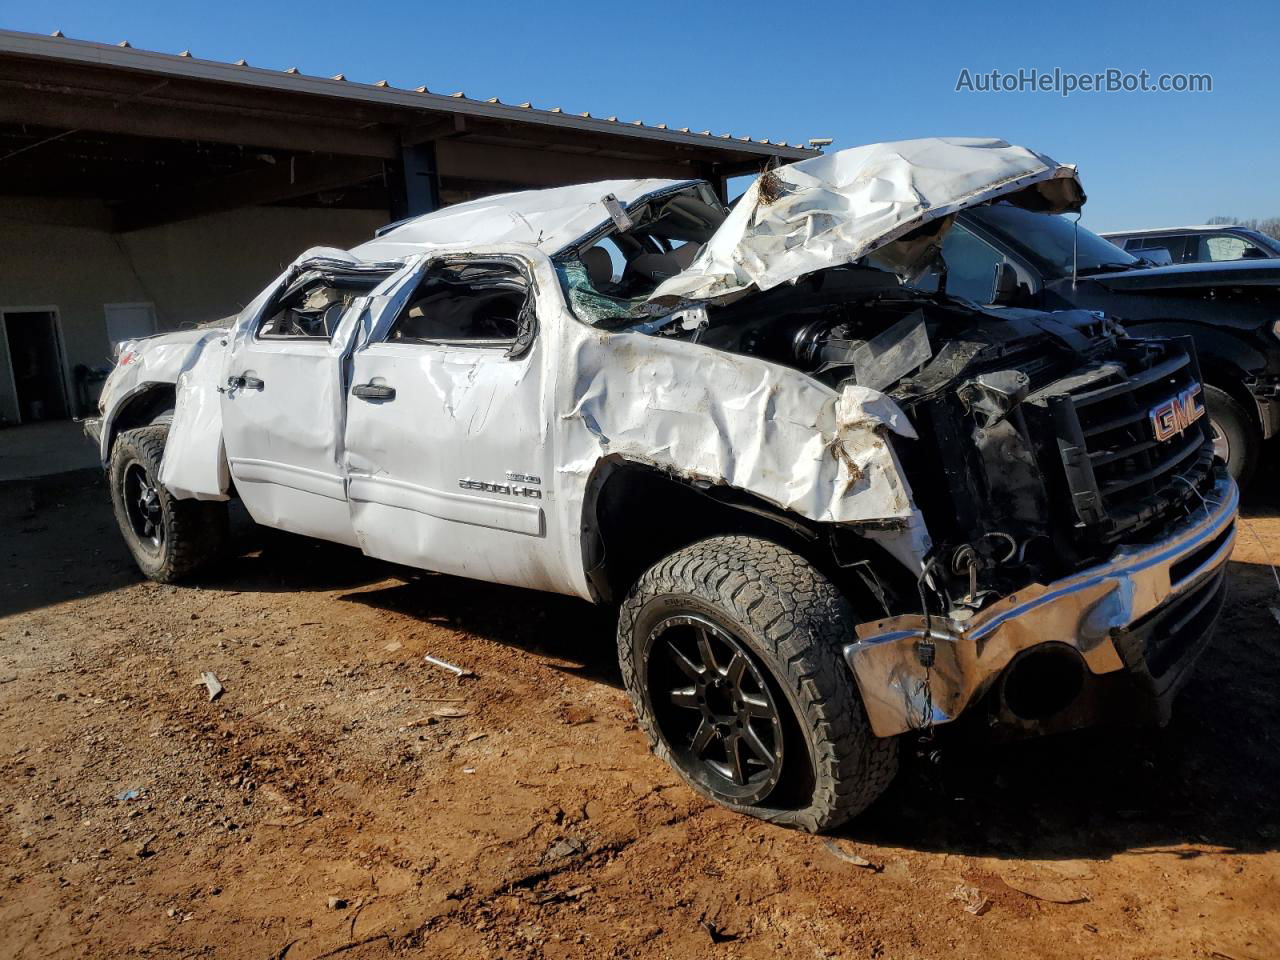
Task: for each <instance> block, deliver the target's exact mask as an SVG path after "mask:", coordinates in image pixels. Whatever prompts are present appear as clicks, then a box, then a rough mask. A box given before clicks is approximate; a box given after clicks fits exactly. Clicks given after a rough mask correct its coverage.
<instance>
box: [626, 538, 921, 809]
mask: <svg viewBox="0 0 1280 960" xmlns="http://www.w3.org/2000/svg"><path fill="white" fill-rule="evenodd" d="M855 623H856V618H855V616H854V612H853V609H852V607H851V606H850V604H849V602H848V600H846V599H845V598H844V596H842V595H841V593H840V592H839V591H838V590H837V589H836V588H835V586H834V585H833V584H832V583H831V582H830V581H829V580H827V578H826V577H824V576H823V575H822V574H821V573H820V572H819V571H818V570H817V569H815V568H814V567H813V566H812V565H810V564H809V563H808V562H807V561H806V560H804V559H803V558H802V557H800V556H798V555H796V554H794V553H792V552H790V551H789V550H785V549H783V548H782V547H780V546H778V545H777V544H774V543H770V542H768V541H766V540H760V539H756V538H753V537H743V536H733V537H715V538H712V539H710V540H704V541H702V542H701V543H697V544H694V545H693V546H691V547H687V548H685V549H684V550H680V551H679V552H677V553H674V554H672V555H671V556H669V557H667V558H666V559H664V560H662V561H660V562H659V563H657V564H656V565H655V566H654V567H652V568H651V569H650V570H649V571H648V572H647V573H646V574H645V575H644V576H643V577H641V578H640V580H639V581H638V582H637V583H636V585H635V586H634V587H633V588H632V590H631V592H630V593H629V595H628V596H627V598H626V600H625V601H624V602H623V604H622V608H621V610H620V612H619V619H618V656H619V660H620V662H621V666H622V677H623V681H624V683H625V684H626V688H627V693H628V694H630V696H631V701H632V703H633V704H634V706H635V709H636V715H637V717H638V719H639V722H640V726H641V728H642V729H643V730H644V731H645V733H646V734H647V735H648V737H649V742H650V744H651V746H652V748H653V751H654V753H655V754H657V755H658V756H659V757H661V758H662V759H664V760H666V761H667V763H669V764H670V765H671V766H672V767H673V768H674V769H675V770H676V772H677V773H679V774H680V776H681V778H682V779H684V781H685V782H686V783H687V784H689V786H691V787H692V788H693V789H694V790H696V791H697V792H698V793H700V794H702V795H703V796H705V797H707V798H709V799H711V800H714V801H716V802H717V803H720V804H722V805H724V806H725V807H728V808H729V809H731V810H735V811H737V812H740V813H745V814H748V815H750V816H754V817H759V818H761V819H764V820H769V821H772V822H774V823H780V824H784V825H787V826H796V827H801V828H803V829H805V830H809V831H812V832H817V831H820V830H827V829H830V828H832V827H835V826H838V825H839V824H841V823H843V822H844V821H846V820H848V819H849V818H850V817H853V816H856V815H857V814H858V813H861V812H862V811H863V810H864V809H866V808H867V807H868V806H869V805H870V804H871V802H872V801H873V800H875V799H876V797H878V796H879V795H880V794H881V793H882V792H883V791H884V789H885V787H887V786H888V785H889V782H890V781H891V780H892V779H893V776H894V774H895V773H896V772H897V757H898V754H897V747H898V745H897V741H896V740H894V739H882V738H879V737H876V736H875V735H874V734H873V733H872V732H871V727H870V724H869V723H868V721H867V716H866V711H865V710H864V709H863V705H862V700H861V697H860V696H859V694H858V689H857V685H856V684H855V682H854V679H853V675H852V673H851V672H850V669H849V667H848V665H847V664H846V663H845V662H844V659H843V657H842V655H841V647H842V645H843V644H844V643H847V642H848V641H849V640H850V639H851V638H852V637H853V627H854V624H855Z"/></svg>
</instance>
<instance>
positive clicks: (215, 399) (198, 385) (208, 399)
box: [160, 334, 231, 500]
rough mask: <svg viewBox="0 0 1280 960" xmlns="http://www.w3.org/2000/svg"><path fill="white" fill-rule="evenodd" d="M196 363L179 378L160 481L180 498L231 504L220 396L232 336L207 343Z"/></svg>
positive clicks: (220, 337) (218, 337)
mask: <svg viewBox="0 0 1280 960" xmlns="http://www.w3.org/2000/svg"><path fill="white" fill-rule="evenodd" d="M192 359H193V362H192V363H191V364H190V366H188V367H187V369H185V370H184V371H183V372H182V373H180V374H179V375H178V382H177V390H176V392H177V404H176V406H175V408H174V412H173V422H172V423H171V424H170V426H169V437H168V440H167V442H166V443H165V448H164V459H163V460H162V461H161V463H160V483H161V484H162V485H163V486H164V487H165V488H166V489H167V490H168V491H169V492H170V494H172V495H173V496H174V497H177V498H178V499H194V500H228V499H230V493H229V491H230V490H231V473H230V471H229V469H228V466H227V454H226V449H225V447H224V444H223V441H222V403H221V397H220V395H219V393H218V385H219V384H220V383H221V382H222V370H223V365H224V363H225V362H226V335H225V334H221V335H219V336H216V337H210V338H208V339H206V340H204V341H203V342H202V343H201V344H200V345H199V346H198V348H197V352H195V353H194V355H193V358H192Z"/></svg>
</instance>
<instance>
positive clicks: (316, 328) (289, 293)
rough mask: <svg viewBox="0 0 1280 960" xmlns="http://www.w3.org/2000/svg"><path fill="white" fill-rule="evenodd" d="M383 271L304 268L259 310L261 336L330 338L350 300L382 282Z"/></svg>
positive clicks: (294, 338)
mask: <svg viewBox="0 0 1280 960" xmlns="http://www.w3.org/2000/svg"><path fill="white" fill-rule="evenodd" d="M384 278H385V274H373V273H370V274H360V275H342V274H332V273H327V272H325V271H321V270H305V271H303V272H302V273H301V274H299V275H298V277H296V278H295V279H294V280H293V281H292V282H291V283H289V284H288V285H287V286H286V287H285V288H284V290H283V291H281V292H280V294H279V295H278V296H277V297H276V298H275V300H274V301H273V302H272V303H271V304H270V305H269V306H268V307H267V308H266V310H264V311H263V313H262V320H261V322H260V323H259V325H258V332H257V336H258V337H259V339H262V340H331V339H333V335H334V333H335V332H336V331H337V329H338V324H339V323H340V322H341V320H342V315H343V314H344V313H346V310H347V307H349V306H350V305H351V301H352V300H354V299H355V298H356V297H358V296H362V295H363V294H366V293H368V292H369V291H370V290H372V289H373V288H374V287H375V286H377V285H378V284H379V283H381V282H382V280H383V279H384Z"/></svg>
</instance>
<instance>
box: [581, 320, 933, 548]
mask: <svg viewBox="0 0 1280 960" xmlns="http://www.w3.org/2000/svg"><path fill="white" fill-rule="evenodd" d="M580 329H581V328H580ZM571 339H576V340H577V342H576V344H573V345H572V350H573V355H572V357H571V358H570V359H571V363H570V364H568V365H567V367H566V370H567V371H569V372H571V376H570V377H567V378H566V380H565V382H564V383H562V385H561V387H560V389H561V391H562V396H561V397H560V399H559V400H558V402H557V407H558V408H559V409H560V410H562V411H564V412H563V413H562V414H561V418H562V421H563V423H564V427H565V431H564V437H563V442H564V451H565V453H564V456H563V458H562V463H563V465H562V466H561V467H560V470H559V472H560V474H561V476H562V480H564V481H567V482H566V483H565V486H566V487H568V488H570V489H573V490H574V491H575V494H576V496H577V497H578V498H580V497H581V496H582V495H583V492H584V488H585V481H586V478H587V477H589V476H590V474H591V472H592V471H593V470H594V469H595V467H596V465H597V463H598V462H599V461H600V460H601V459H602V458H604V457H609V456H619V457H621V458H623V459H625V460H630V461H635V462H639V463H646V464H651V465H654V466H657V467H659V468H661V469H665V470H667V471H669V472H670V473H672V474H674V475H676V476H679V477H682V478H685V479H688V480H691V481H702V482H706V483H710V484H717V485H719V484H724V485H727V486H730V487H734V488H737V489H740V490H743V491H746V492H749V493H751V494H754V495H756V496H759V497H761V498H763V499H765V500H767V501H769V502H770V503H772V504H774V505H776V506H778V507H780V508H782V509H783V510H787V511H791V512H793V513H796V514H798V515H799V516H801V517H804V518H806V519H809V520H813V521H815V522H818V523H848V524H857V523H861V522H866V521H881V522H883V523H882V524H881V526H882V527H884V526H887V527H888V528H890V529H889V530H888V531H887V533H888V534H889V536H888V537H887V539H888V540H890V541H894V544H895V547H896V549H894V550H893V552H894V553H895V555H898V556H899V558H900V559H901V560H902V561H903V562H904V563H906V564H907V565H908V566H909V567H911V568H912V569H915V570H919V569H920V564H921V562H922V560H923V557H924V554H925V552H926V551H927V550H928V548H929V539H928V534H927V532H926V530H925V525H924V520H923V517H922V516H921V515H920V513H919V511H918V510H917V509H916V507H915V504H914V502H913V500H912V497H911V489H910V487H909V485H908V483H907V480H906V477H905V475H904V474H903V471H902V469H901V465H900V464H899V462H898V458H897V454H896V453H895V452H894V449H893V446H892V445H891V444H890V443H889V441H888V439H887V436H886V434H887V433H888V432H894V433H897V434H898V435H899V436H901V437H903V438H913V437H914V436H915V431H914V430H913V429H912V427H911V424H910V423H909V421H908V420H907V418H906V416H905V414H903V412H902V411H901V409H899V408H898V406H897V404H895V403H894V402H893V400H892V399H890V398H889V397H887V396H885V395H884V394H882V393H879V392H877V391H875V390H870V389H868V388H866V387H857V386H850V387H846V388H845V389H844V390H843V391H842V392H841V393H838V394H837V393H836V392H835V391H834V390H832V389H830V388H829V387H827V386H825V385H823V384H821V383H818V382H817V381H815V380H811V379H809V378H808V377H806V376H804V375H803V374H800V373H797V372H796V371H794V370H791V369H789V368H786V367H782V366H778V365H775V364H771V363H767V362H764V361H762V360H759V359H756V358H752V357H744V356H739V355H736V354H730V353H724V352H721V351H718V350H714V349H711V348H709V347H703V346H699V345H696V344H690V343H688V342H680V341H667V340H663V339H661V338H657V337H649V336H644V335H641V334H632V333H612V334H610V333H603V332H600V331H591V332H590V333H589V334H588V335H586V336H580V337H578V338H571ZM569 513H570V515H579V514H578V513H577V510H576V509H571V510H570V511H569ZM886 546H888V544H886Z"/></svg>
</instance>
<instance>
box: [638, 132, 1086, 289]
mask: <svg viewBox="0 0 1280 960" xmlns="http://www.w3.org/2000/svg"><path fill="white" fill-rule="evenodd" d="M1027 193H1033V194H1034V196H1033V197H1027V198H1026V199H1027V200H1028V201H1029V202H1030V204H1031V205H1032V206H1033V207H1034V209H1037V210H1044V211H1048V212H1055V213H1061V212H1064V211H1067V210H1078V209H1079V208H1080V206H1081V205H1082V204H1083V202H1084V191H1083V189H1082V188H1081V187H1080V183H1079V181H1078V180H1077V178H1076V171H1075V168H1074V167H1070V166H1065V165H1063V164H1060V163H1058V162H1056V161H1055V160H1052V159H1050V158H1049V157H1046V156H1044V155H1043V154H1040V153H1036V152H1035V151H1033V150H1028V149H1027V148H1025V147H1017V146H1011V145H1010V144H1008V143H1006V142H1005V141H1003V140H993V139H978V138H958V137H946V138H931V139H924V140H903V141H898V142H896V143H877V144H872V145H869V146H865V147H852V148H850V149H848V150H838V151H836V152H835V153H830V154H825V155H824V156H821V157H814V158H813V159H810V160H802V161H800V162H799V163H794V164H791V165H789V166H785V167H778V168H777V169H775V170H773V171H770V172H768V173H766V174H765V175H763V176H761V177H760V178H758V179H757V180H756V181H755V183H753V184H752V185H751V186H750V187H749V188H748V189H747V191H746V193H745V194H744V195H743V197H742V199H741V200H740V201H739V202H738V204H737V206H735V207H734V209H733V212H732V213H730V215H729V217H728V219H726V220H725V222H724V224H723V225H722V226H721V227H720V229H719V230H717V231H716V233H715V236H713V237H712V238H711V240H710V241H709V242H708V243H707V245H706V248H705V249H704V250H703V251H702V253H701V254H699V256H698V257H697V259H695V260H694V262H693V263H692V264H691V265H690V266H689V268H688V269H687V270H685V271H684V272H683V273H680V274H677V275H676V276H674V277H671V278H670V279H668V280H667V281H665V282H664V283H662V284H661V285H660V286H659V287H658V288H657V289H656V290H655V291H654V292H653V294H652V295H651V296H650V298H649V299H650V300H651V301H653V302H655V303H659V304H666V303H678V302H680V301H683V300H709V301H719V302H726V301H727V300H731V299H733V298H734V297H735V296H739V295H741V294H743V293H744V292H746V291H748V290H750V289H752V288H754V289H758V290H769V289H771V288H772V287H776V286H778V285H779V284H781V283H785V282H786V281H789V280H794V279H796V278H797V277H801V276H804V275H805V274H808V273H813V272H814V271H817V270H824V269H827V268H829V267H834V266H839V265H841V264H845V263H851V262H853V261H855V260H858V259H861V258H862V257H865V256H867V255H868V254H871V253H873V252H874V251H877V250H879V249H881V248H883V247H885V246H886V245H887V244H890V243H892V242H893V241H896V240H897V239H898V238H900V237H902V236H903V235H904V234H907V233H909V232H911V231H912V230H915V229H916V228H917V227H920V226H922V225H923V224H926V223H928V222H930V221H932V220H937V219H939V218H942V217H948V216H951V215H953V214H955V213H956V212H958V211H960V210H963V209H965V208H966V207H971V206H975V205H977V204H980V203H985V202H987V201H989V200H994V199H996V198H999V197H1008V198H1011V199H1020V198H1015V197H1013V195H1015V194H1027ZM909 246H910V247H911V248H912V256H913V257H914V258H917V259H919V258H926V259H931V257H932V253H931V250H930V246H931V245H929V244H910V245H909ZM903 252H904V251H898V253H899V254H902V253H903ZM883 256H884V258H885V259H886V260H888V261H890V262H893V263H895V264H897V266H898V268H899V269H900V270H902V271H904V272H910V270H911V269H912V264H910V263H906V262H904V259H911V257H906V258H904V257H903V256H894V251H885V252H884V254H883Z"/></svg>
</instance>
